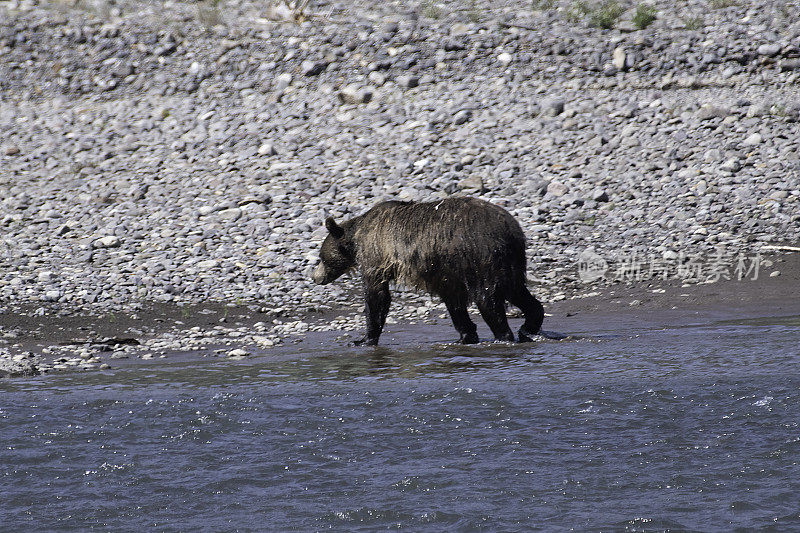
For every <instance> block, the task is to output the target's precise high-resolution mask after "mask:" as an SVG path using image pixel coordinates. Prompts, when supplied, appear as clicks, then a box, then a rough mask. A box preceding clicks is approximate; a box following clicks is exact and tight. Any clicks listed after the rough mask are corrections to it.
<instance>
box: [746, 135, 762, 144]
mask: <svg viewBox="0 0 800 533" xmlns="http://www.w3.org/2000/svg"><path fill="white" fill-rule="evenodd" d="M762 141H763V139H762V137H761V134H760V133H758V132H756V133H752V134H750V135H748V136H747V138H746V139H745V140H744V144H746V145H747V146H755V145H758V144H761V142H762Z"/></svg>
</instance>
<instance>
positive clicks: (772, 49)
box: [758, 43, 781, 56]
mask: <svg viewBox="0 0 800 533" xmlns="http://www.w3.org/2000/svg"><path fill="white" fill-rule="evenodd" d="M780 51H781V45H780V44H778V43H766V44H762V45H761V46H759V47H758V55H761V56H776V55H778V54H779V53H780Z"/></svg>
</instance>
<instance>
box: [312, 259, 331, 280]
mask: <svg viewBox="0 0 800 533" xmlns="http://www.w3.org/2000/svg"><path fill="white" fill-rule="evenodd" d="M311 279H312V280H314V283H316V284H317V285H325V284H326V283H330V281H331V280H329V279H328V273H327V272H326V271H325V265H324V264H322V263H320V264H318V265H317V267H316V268H315V269H314V273H313V274H312V275H311Z"/></svg>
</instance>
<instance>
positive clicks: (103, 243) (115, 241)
mask: <svg viewBox="0 0 800 533" xmlns="http://www.w3.org/2000/svg"><path fill="white" fill-rule="evenodd" d="M121 243H122V242H121V241H120V238H119V237H117V236H116V235H106V236H105V237H100V238H99V239H95V241H94V242H93V243H92V246H94V247H95V248H116V247H118V246H119V245H120V244H121Z"/></svg>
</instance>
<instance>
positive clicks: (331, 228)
mask: <svg viewBox="0 0 800 533" xmlns="http://www.w3.org/2000/svg"><path fill="white" fill-rule="evenodd" d="M325 227H326V228H328V232H329V233H330V234H331V235H333V237H334V238H335V239H341V238H342V237H343V236H344V229H342V227H341V226H340V225H339V224H337V223H336V221H335V220H334V219H333V217H328V218H327V219H325Z"/></svg>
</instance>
